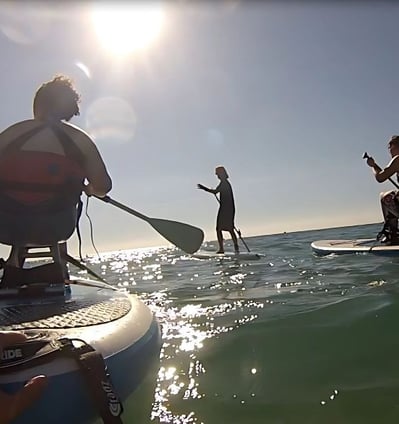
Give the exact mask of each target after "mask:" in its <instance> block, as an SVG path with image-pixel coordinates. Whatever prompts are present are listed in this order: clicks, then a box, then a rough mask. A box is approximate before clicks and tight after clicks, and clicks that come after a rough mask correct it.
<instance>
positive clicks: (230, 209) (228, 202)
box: [197, 166, 239, 253]
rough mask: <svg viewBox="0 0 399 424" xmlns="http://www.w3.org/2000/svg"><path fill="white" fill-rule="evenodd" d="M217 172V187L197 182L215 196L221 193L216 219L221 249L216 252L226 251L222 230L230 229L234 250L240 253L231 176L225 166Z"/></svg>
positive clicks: (216, 170) (198, 185) (218, 168)
mask: <svg viewBox="0 0 399 424" xmlns="http://www.w3.org/2000/svg"><path fill="white" fill-rule="evenodd" d="M215 174H216V176H217V177H218V178H219V180H220V183H219V185H218V186H217V187H216V188H215V189H212V188H208V187H205V186H204V185H202V184H197V187H198V188H199V189H201V190H205V191H207V192H208V193H213V194H214V195H215V196H216V195H217V193H219V199H218V200H219V211H218V214H217V219H216V235H217V239H218V243H219V250H218V251H217V252H216V253H224V247H223V233H222V231H228V232H229V233H230V235H231V238H232V240H233V243H234V251H235V253H239V248H238V242H237V236H236V234H235V232H234V228H235V225H234V217H235V204H234V195H233V189H232V187H231V184H230V182H229V181H228V178H229V176H228V174H227V171H226V169H225V168H224V167H223V166H218V167H217V168H216V169H215Z"/></svg>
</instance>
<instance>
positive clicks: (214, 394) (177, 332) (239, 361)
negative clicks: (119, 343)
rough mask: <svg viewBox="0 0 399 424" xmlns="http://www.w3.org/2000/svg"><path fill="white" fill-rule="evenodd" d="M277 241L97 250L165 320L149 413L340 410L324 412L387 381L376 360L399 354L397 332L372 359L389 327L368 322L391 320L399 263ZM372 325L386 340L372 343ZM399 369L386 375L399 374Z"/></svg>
mask: <svg viewBox="0 0 399 424" xmlns="http://www.w3.org/2000/svg"><path fill="white" fill-rule="evenodd" d="M263 240H266V237H265V238H264V239H263ZM276 240H278V239H277V238H276ZM275 243H276V244H275V245H274V246H275V247H274V254H273V255H271V254H269V255H268V256H265V257H264V258H262V259H260V260H258V261H253V262H245V261H238V260H234V259H229V260H219V259H218V258H215V259H214V260H210V261H209V260H198V259H195V258H192V257H190V256H189V255H183V254H182V253H181V252H180V251H178V250H177V249H171V248H162V249H160V248H158V249H140V250H132V251H121V252H112V253H110V254H108V255H102V257H101V260H99V261H97V262H96V261H94V262H93V263H94V264H96V265H97V266H98V267H99V268H100V269H101V274H102V276H103V277H104V278H106V279H107V281H109V282H110V283H112V284H113V285H115V286H118V287H123V288H127V289H128V290H130V291H132V292H134V293H137V294H138V295H139V296H140V298H141V299H142V300H143V301H144V302H145V303H146V304H147V305H149V307H150V308H151V310H152V311H153V313H154V314H155V316H156V317H157V319H158V321H159V322H160V324H161V328H162V338H163V345H162V349H161V353H160V358H159V368H158V373H157V379H156V382H154V384H155V389H154V390H153V398H152V399H149V400H148V401H149V402H151V403H152V409H151V416H150V417H148V422H145V423H143V424H150V423H152V422H154V423H172V424H181V423H182V424H194V423H195V424H200V423H204V424H212V423H219V422H220V423H222V422H223V423H224V422H229V423H237V424H246V423H247V422H251V424H252V423H257V424H258V423H259V424H263V423H264V422H271V423H273V422H299V423H301V424H302V423H305V422H312V418H311V417H316V418H315V419H314V420H313V422H326V423H333V422H334V423H335V422H343V421H342V420H341V421H340V420H339V419H338V420H335V419H334V418H332V419H330V420H325V419H324V416H323V415H322V414H323V413H324V414H325V413H328V411H329V408H330V409H331V408H333V407H334V408H336V407H337V406H338V407H342V405H343V404H344V403H343V402H345V401H346V400H347V399H349V400H347V402H350V399H352V398H351V393H354V395H353V396H355V397H354V398H353V399H354V402H355V403H356V396H358V397H359V402H361V401H362V399H363V397H362V393H363V392H362V391H361V390H362V388H363V387H364V388H366V389H367V390H371V388H373V387H376V385H378V384H380V383H375V382H374V379H375V378H378V376H376V375H375V374H374V373H373V370H374V369H375V368H376V367H380V368H382V367H384V363H385V361H386V356H387V355H388V354H389V355H390V357H392V358H394V357H395V360H396V356H395V352H396V351H395V349H391V348H390V347H388V348H387V346H390V344H389V343H390V340H391V339H388V342H389V343H388V344H387V346H385V349H383V351H384V352H385V353H384V360H382V359H381V358H380V359H379V361H378V362H376V361H375V360H374V359H373V360H372V366H371V365H370V364H368V362H367V360H366V358H367V357H368V356H370V358H374V357H375V356H376V355H379V353H378V352H379V351H380V349H381V345H384V341H385V339H384V338H383V331H381V330H379V331H374V332H373V330H371V329H372V328H373V326H374V327H375V326H376V325H379V322H381V326H384V321H383V320H384V311H385V310H386V309H387V308H390V307H391V306H392V299H391V298H387V297H386V291H387V290H393V285H392V282H393V278H394V279H395V281H396V274H397V268H398V267H399V266H398V267H397V266H396V264H395V263H392V264H391V265H390V267H391V270H389V267H387V263H386V261H385V262H384V261H383V260H381V262H379V261H380V259H378V258H377V259H376V260H375V261H374V262H373V263H372V262H371V261H370V260H367V259H362V258H358V259H357V262H356V267H354V266H353V263H354V262H353V259H352V260H349V259H348V258H342V257H336V258H335V259H334V262H332V259H331V258H330V257H326V258H316V257H314V256H313V255H312V254H311V253H310V252H309V251H308V249H307V248H305V247H306V244H305V247H304V248H303V249H302V250H298V248H295V249H291V251H289V250H287V248H286V247H285V246H284V248H283V249H281V250H279V248H278V247H277V246H278V245H277V242H275ZM264 245H265V246H267V247H268V248H270V246H273V244H272V243H271V242H270V240H267V242H266V241H265V242H264ZM380 265H381V266H380ZM388 265H389V263H388ZM393 276H395V277H393ZM398 292H399V291H398ZM363 321H364V322H365V328H366V330H363V328H362V326H361V325H360V324H358V323H359V322H360V323H363ZM376 328H378V327H376ZM381 328H382V327H381ZM384 328H385V326H384ZM352 330H353V331H352ZM374 330H375V329H374ZM384 331H385V330H384ZM392 331H394V332H396V324H395V325H394V326H392ZM370 332H371V333H370ZM370 334H373V340H374V339H378V340H379V342H378V343H374V342H373V343H370ZM392 340H393V339H392ZM389 352H392V355H391V354H390V353H389ZM359 361H360V362H361V361H363V364H362V365H361V366H360V367H359V369H358V368H357V366H356V364H357V363H360V362H359ZM365 364H368V365H365ZM392 372H393V368H392V367H390V370H389V375H388V374H387V378H388V380H389V381H391V380H390V379H391V378H393V380H392V381H393V383H392V384H396V379H395V378H396V377H392V376H391V374H392ZM398 379H399V376H398ZM398 381H399V380H398ZM381 384H382V385H383V384H384V383H383V382H381ZM385 384H388V383H385ZM340 405H341V406H340ZM358 405H359V403H358ZM135 407H138V405H136V406H135ZM316 407H317V408H320V410H322V411H327V412H318V411H316V410H315V409H314V408H316ZM356 410H359V408H357V409H356ZM353 413H354V414H355V412H353ZM298 414H299V415H298ZM301 414H303V417H304V420H299V421H297V417H298V416H302V415H301ZM249 416H250V417H251V420H250V421H248V417H249ZM332 416H333V415H332ZM284 418H285V419H284ZM306 418H308V420H307V419H306ZM315 420H316V421H315ZM354 421H356V420H354ZM344 422H345V421H344ZM347 422H350V421H347ZM356 422H361V421H359V420H358V421H356ZM370 422H371V421H370ZM375 422H376V421H375ZM140 424H141V423H140Z"/></svg>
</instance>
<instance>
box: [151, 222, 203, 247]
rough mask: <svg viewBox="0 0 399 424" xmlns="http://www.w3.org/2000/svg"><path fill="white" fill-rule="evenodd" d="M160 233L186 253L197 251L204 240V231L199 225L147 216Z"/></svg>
mask: <svg viewBox="0 0 399 424" xmlns="http://www.w3.org/2000/svg"><path fill="white" fill-rule="evenodd" d="M147 222H148V223H149V224H150V225H151V226H152V227H153V228H154V229H155V230H156V231H158V233H159V234H161V235H162V236H163V237H165V238H166V240H168V241H170V242H171V243H172V244H174V245H175V246H176V247H178V248H179V249H181V250H183V251H184V252H186V253H195V252H196V251H197V250H198V249H199V248H200V246H201V244H202V242H203V241H204V232H203V231H202V230H201V229H200V228H197V227H194V226H192V225H189V224H184V223H182V222H176V221H169V220H167V219H158V218H147Z"/></svg>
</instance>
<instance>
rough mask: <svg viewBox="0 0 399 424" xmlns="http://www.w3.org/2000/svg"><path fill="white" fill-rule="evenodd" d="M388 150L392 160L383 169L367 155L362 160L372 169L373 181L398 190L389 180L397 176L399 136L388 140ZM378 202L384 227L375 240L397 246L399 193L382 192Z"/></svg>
mask: <svg viewBox="0 0 399 424" xmlns="http://www.w3.org/2000/svg"><path fill="white" fill-rule="evenodd" d="M388 150H389V153H390V154H391V157H392V159H391V161H390V162H389V163H388V164H387V166H386V167H385V168H384V169H382V168H381V167H380V166H378V165H377V164H376V163H375V161H374V159H373V158H372V157H371V156H368V155H367V153H365V154H364V158H365V159H367V165H368V166H370V167H371V168H372V170H373V173H374V176H375V179H376V180H377V181H378V182H379V183H383V182H384V181H387V180H390V181H391V182H392V183H393V184H394V185H395V186H396V187H398V188H399V185H398V184H397V183H395V182H394V181H393V180H392V179H391V177H392V176H394V175H395V174H396V177H397V178H398V176H399V135H393V136H392V137H391V138H390V140H389V142H388ZM380 200H381V208H382V214H383V217H384V227H383V229H382V230H381V231H380V232H379V233H378V235H377V239H378V240H381V242H383V243H385V244H387V245H398V244H399V237H398V217H399V191H397V190H396V191H395V190H391V191H388V192H382V193H381V194H380Z"/></svg>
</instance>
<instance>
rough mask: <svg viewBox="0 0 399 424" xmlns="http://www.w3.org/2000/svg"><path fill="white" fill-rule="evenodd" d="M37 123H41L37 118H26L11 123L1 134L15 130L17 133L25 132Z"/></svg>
mask: <svg viewBox="0 0 399 424" xmlns="http://www.w3.org/2000/svg"><path fill="white" fill-rule="evenodd" d="M37 125H39V122H38V121H36V120H35V119H26V120H24V121H19V122H16V123H15V124H12V125H10V126H9V127H7V128H6V129H5V130H3V131H2V132H1V133H0V135H2V134H5V133H10V132H15V133H16V134H17V133H23V132H24V131H26V130H29V129H31V128H34V127H35V126H37Z"/></svg>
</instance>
